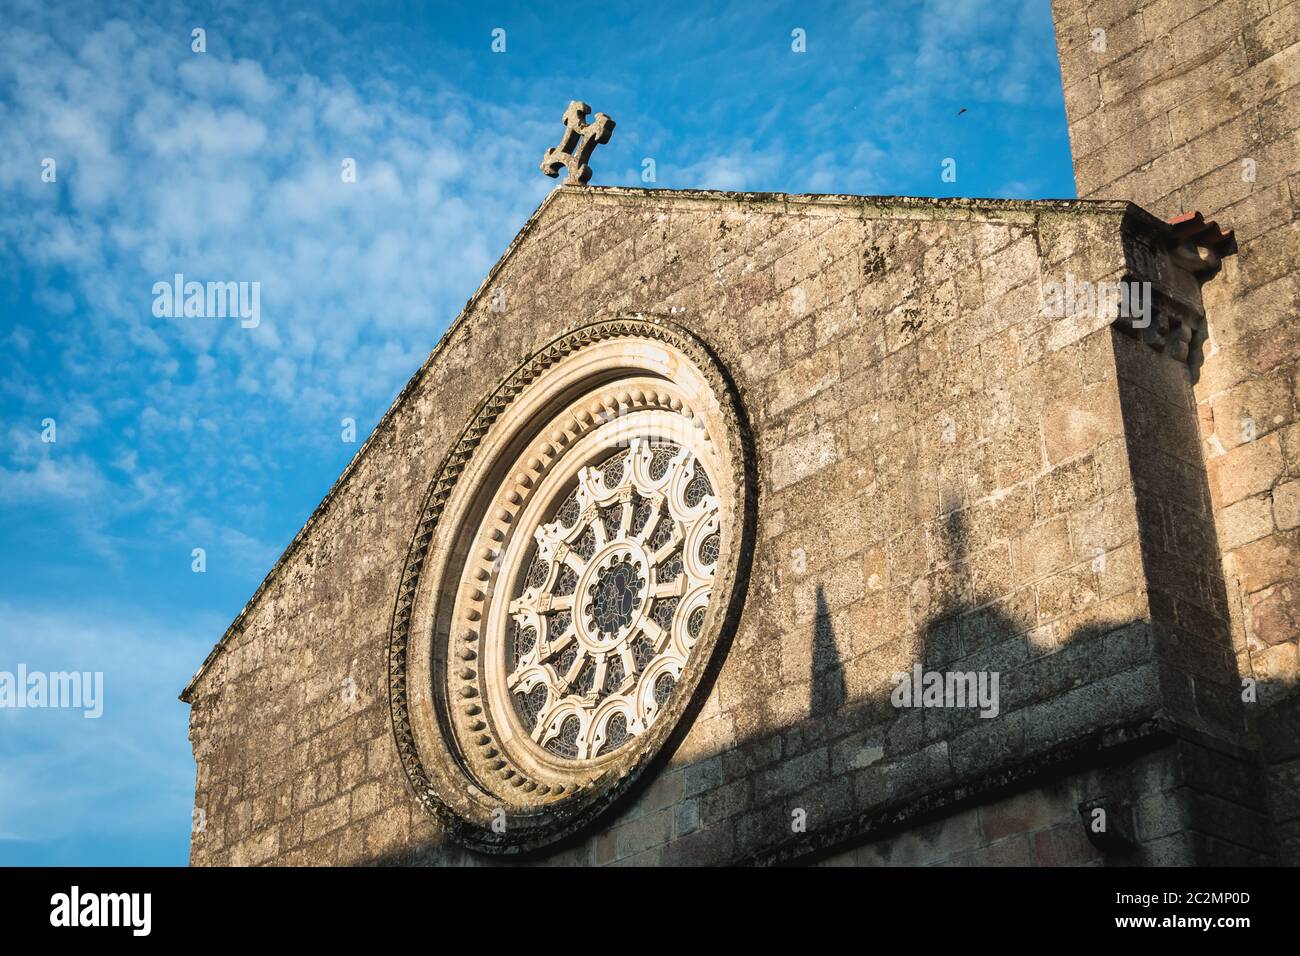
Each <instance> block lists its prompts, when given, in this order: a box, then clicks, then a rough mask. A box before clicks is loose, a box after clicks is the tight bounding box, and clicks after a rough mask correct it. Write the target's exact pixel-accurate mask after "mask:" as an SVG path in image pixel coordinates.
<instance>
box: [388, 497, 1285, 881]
mask: <svg viewBox="0 0 1300 956" xmlns="http://www.w3.org/2000/svg"><path fill="white" fill-rule="evenodd" d="M945 529H946V530H945V537H946V546H947V549H948V554H949V558H950V560H949V564H950V565H952V566H954V567H957V568H962V567H964V566H965V564H966V558H967V555H966V551H965V543H966V541H967V540H968V535H967V533H966V530H967V529H966V528H965V526H964V524H963V519H962V516H961V514H960V513H953V514H951V515H949V516H948V518H947V519H946V522H945ZM1135 584H1136V582H1135ZM973 586H974V584H973V582H971V581H970V580H969V579H963V586H962V588H961V589H960V590H961V591H962V592H963V593H967V594H969V593H970V591H969V590H968V589H969V588H971V587H973ZM816 612H817V613H816V619H815V621H814V622H813V623H812V627H811V634H810V637H809V639H810V660H811V664H810V671H811V673H810V675H809V677H810V680H809V687H810V691H809V698H808V708H807V714H808V716H807V718H806V719H803V720H800V721H797V722H795V723H793V724H788V725H786V726H772V727H770V729H768V730H767V732H765V733H763V732H760V733H755V734H752V735H751V736H749V737H748V738H747V739H744V740H741V741H738V742H737V744H736V746H735V747H734V748H731V749H728V750H725V751H722V752H720V753H716V754H712V755H710V756H708V757H706V758H704V759H701V760H699V761H697V762H696V763H693V764H690V765H688V766H686V767H682V768H673V769H672V771H671V774H674V775H680V776H681V778H682V781H683V793H684V797H683V799H682V800H681V801H679V802H678V803H677V804H676V805H669V806H666V807H662V808H661V807H658V806H657V805H656V801H655V799H654V798H655V794H656V787H657V786H661V785H662V782H663V779H664V776H663V774H664V770H663V769H662V767H661V768H660V769H654V768H652V769H651V770H650V772H648V773H647V774H646V776H645V778H644V782H643V783H642V784H641V786H640V788H639V790H638V795H637V796H634V797H632V798H631V799H629V800H628V802H625V803H623V804H621V810H617V811H615V812H614V814H612V815H611V816H610V817H607V818H606V823H605V825H604V826H603V827H601V828H600V829H599V830H598V831H597V833H598V834H600V837H599V838H600V839H609V840H612V841H613V842H614V844H615V845H616V846H615V849H614V850H613V851H612V853H613V855H614V857H615V858H616V859H626V860H627V861H628V862H641V863H651V862H661V863H665V864H710V863H715V864H716V863H725V862H733V863H788V862H812V861H815V860H816V859H818V858H821V857H825V856H827V855H831V854H834V853H839V852H842V851H844V850H846V849H848V848H851V847H853V846H858V845H862V844H865V843H871V842H874V841H881V843H880V844H879V846H880V847H882V850H881V851H880V852H879V853H878V854H877V857H876V858H875V859H876V861H877V862H888V861H889V856H890V849H889V841H888V839H887V838H888V837H890V836H892V835H896V834H899V833H901V832H903V831H912V830H916V829H917V828H921V829H920V831H919V832H922V833H924V832H926V825H927V824H932V823H935V821H939V820H942V819H943V818H946V817H950V816H952V815H953V814H955V813H958V812H960V811H961V810H963V809H966V808H969V807H972V806H976V805H980V804H988V803H990V802H991V801H996V800H999V799H1002V798H1004V797H1007V796H1009V795H1012V794H1016V793H1019V792H1024V791H1026V790H1029V789H1031V788H1039V787H1047V788H1051V787H1054V786H1058V785H1059V784H1060V782H1061V781H1062V780H1064V779H1066V778H1067V777H1069V776H1070V775H1077V774H1084V775H1085V779H1083V782H1081V783H1078V784H1077V789H1071V790H1069V793H1070V794H1071V796H1070V799H1071V801H1073V802H1074V803H1077V807H1076V808H1075V813H1076V814H1077V815H1076V816H1075V819H1074V821H1073V824H1074V825H1073V828H1071V827H1065V826H1062V827H1060V828H1058V829H1059V830H1062V831H1064V832H1065V837H1064V838H1062V837H1060V836H1054V837H1053V839H1054V843H1053V844H1052V845H1053V847H1054V848H1055V849H1054V852H1056V853H1057V854H1058V855H1059V858H1058V859H1056V860H1054V862H1087V861H1094V862H1095V861H1099V860H1105V861H1106V862H1115V863H1121V864H1124V863H1149V862H1170V863H1179V862H1193V861H1194V860H1199V859H1204V858H1205V854H1206V852H1207V851H1206V850H1205V849H1204V847H1203V846H1202V844H1203V843H1204V842H1205V841H1201V844H1197V849H1196V850H1195V853H1196V856H1191V855H1190V854H1192V853H1193V848H1192V845H1191V843H1189V842H1187V841H1188V840H1194V839H1195V838H1194V837H1186V838H1184V837H1169V835H1168V834H1167V833H1166V834H1165V835H1164V839H1163V840H1162V837H1161V830H1160V828H1161V827H1165V828H1167V827H1168V820H1169V817H1170V815H1171V813H1173V814H1174V815H1176V816H1178V819H1179V825H1180V827H1181V828H1182V829H1184V830H1187V831H1197V832H1200V833H1203V834H1205V835H1206V836H1207V838H1208V837H1209V836H1211V835H1213V845H1214V848H1215V852H1217V858H1218V859H1221V860H1222V861H1223V862H1233V863H1247V864H1249V863H1259V862H1268V861H1270V860H1271V856H1270V854H1271V844H1270V842H1269V835H1268V828H1267V819H1266V810H1265V804H1264V795H1263V792H1262V787H1261V786H1260V784H1259V781H1258V780H1257V779H1256V775H1254V774H1252V773H1251V772H1250V770H1251V769H1252V768H1250V767H1243V766H1241V765H1240V764H1239V763H1238V762H1236V761H1233V760H1232V759H1230V758H1228V757H1227V756H1224V755H1222V754H1218V753H1215V752H1211V751H1199V750H1198V751H1197V752H1195V753H1193V754H1191V755H1190V757H1189V756H1186V755H1183V756H1180V757H1178V758H1176V759H1173V760H1172V762H1171V760H1166V761H1164V762H1156V763H1154V764H1152V765H1151V766H1150V767H1147V766H1144V765H1143V764H1142V762H1141V761H1142V759H1143V756H1144V755H1148V754H1155V753H1157V752H1160V751H1164V750H1167V749H1168V748H1175V750H1174V751H1171V753H1172V752H1178V753H1181V751H1178V749H1177V748H1179V747H1182V746H1183V744H1182V743H1181V742H1180V741H1179V739H1178V738H1177V737H1176V736H1175V735H1173V734H1171V733H1170V730H1169V728H1168V727H1167V726H1165V725H1164V724H1163V723H1162V722H1161V721H1160V719H1159V718H1160V716H1161V712H1162V707H1161V697H1160V693H1159V682H1158V677H1157V674H1156V666H1155V664H1153V662H1152V661H1153V654H1152V640H1153V637H1152V634H1153V626H1152V624H1151V622H1149V621H1146V620H1135V621H1107V622H1098V623H1096V624H1094V625H1090V626H1087V627H1082V628H1079V629H1076V630H1075V631H1073V632H1072V633H1071V634H1070V635H1069V637H1068V638H1066V639H1064V640H1062V641H1059V642H1058V643H1057V644H1055V645H1052V646H1050V647H1044V646H1038V645H1036V644H1035V643H1034V642H1033V641H1032V640H1031V636H1030V634H1029V633H1028V632H1027V630H1026V627H1025V625H1024V623H1022V622H1020V621H1017V620H1016V619H1014V618H1013V617H1012V616H1010V615H1008V614H1007V613H1005V612H1004V611H1003V610H1002V609H1001V608H1000V607H999V606H998V605H997V604H984V603H980V601H979V600H978V596H977V595H974V596H971V597H969V598H965V599H960V600H949V601H948V602H947V603H944V604H941V606H940V607H939V608H938V610H937V611H936V612H935V613H933V614H932V615H931V616H930V618H929V619H928V622H927V623H926V625H925V626H924V627H923V628H922V629H921V632H920V634H919V636H918V646H917V649H918V651H919V653H918V654H916V655H915V657H914V661H915V662H916V663H919V665H920V670H921V671H922V672H927V673H928V672H935V673H939V674H946V673H948V672H963V673H971V672H973V673H974V674H975V675H976V676H977V679H978V675H979V674H980V673H983V674H985V675H986V676H987V678H989V679H991V677H992V675H993V674H994V673H996V674H998V684H997V685H996V698H997V716H996V717H981V716H980V715H979V709H978V708H977V707H969V706H968V707H949V706H943V707H910V708H903V707H898V706H896V705H895V701H894V699H893V698H894V697H895V696H896V695H895V694H894V684H893V682H892V680H891V681H890V682H889V683H888V684H887V685H885V686H881V687H880V688H879V689H877V690H874V691H873V692H872V693H870V694H868V695H866V696H865V698H864V699H862V700H857V701H850V700H849V694H848V687H849V680H848V675H847V674H846V668H845V664H844V661H843V659H842V652H841V648H843V647H846V646H848V643H847V641H845V640H843V639H842V637H841V635H837V634H836V632H835V627H834V626H833V624H832V617H831V614H830V613H829V608H828V606H827V601H826V596H825V593H824V590H823V588H822V587H821V585H816ZM738 650H739V651H740V652H743V649H738V648H733V651H732V652H733V653H736V652H737V651H738ZM885 676H887V677H890V678H892V677H893V675H892V674H888V675H885ZM985 687H986V688H987V687H988V684H987V683H986V684H985ZM986 700H987V697H986ZM977 702H978V692H977ZM1103 728H1104V729H1103ZM1189 761H1190V762H1191V764H1194V765H1195V766H1191V765H1189ZM1175 764H1176V765H1177V766H1179V767H1182V768H1183V770H1182V771H1181V772H1178V771H1173V772H1171V770H1170V768H1171V767H1172V766H1174V765H1175ZM1185 765H1186V766H1185ZM1171 774H1172V775H1171ZM1193 776H1195V777H1197V779H1189V777H1193ZM1207 781H1208V783H1207ZM1202 786H1204V787H1206V788H1208V789H1210V790H1214V789H1216V788H1217V789H1219V790H1221V791H1222V792H1221V793H1219V794H1216V795H1214V796H1213V797H1211V798H1207V799H1205V800H1202V801H1197V800H1191V801H1186V800H1184V799H1183V796H1184V794H1185V792H1186V791H1187V789H1188V788H1189V787H1190V788H1192V789H1196V788H1198V787H1202ZM688 802H694V803H695V804H696V805H697V807H698V814H697V815H694V814H690V815H691V816H693V819H692V826H691V827H690V828H689V829H687V830H685V831H684V832H683V828H682V827H681V826H680V823H679V822H674V824H673V826H674V828H675V830H674V833H673V835H671V838H670V839H668V842H666V843H661V844H659V845H658V846H657V847H656V846H648V847H644V848H641V849H638V847H639V846H640V844H639V843H638V842H637V841H638V836H637V833H638V827H640V829H642V830H653V829H654V828H653V827H650V826H645V825H644V821H646V820H647V819H648V818H650V817H652V816H654V815H655V814H667V815H668V817H671V818H673V819H674V820H676V816H677V813H676V810H677V808H678V807H679V806H681V805H683V804H685V803H688ZM1098 806H1100V807H1104V808H1106V809H1107V811H1108V812H1110V813H1111V814H1112V817H1113V824H1112V826H1111V828H1110V831H1109V832H1108V833H1104V834H1100V835H1093V836H1091V837H1090V836H1089V834H1088V831H1087V827H1086V826H1085V817H1086V815H1087V812H1088V810H1089V808H1091V807H1098ZM1180 806H1182V807H1183V809H1181V810H1178V809H1176V808H1178V807H1180ZM795 811H800V815H802V816H803V823H804V825H805V827H806V829H804V830H802V831H799V830H798V829H797V828H796V827H795V825H794V822H793V821H794V818H795V816H796V814H795ZM1235 818H1241V819H1240V820H1237V819H1235ZM936 826H938V824H936ZM929 830H930V832H932V834H933V838H934V840H935V841H936V843H937V842H939V841H941V840H942V839H943V838H942V836H941V835H939V833H938V830H937V829H935V827H930V828H929ZM1226 831H1230V832H1226ZM621 834H629V836H628V837H627V839H626V841H625V843H624V845H623V846H622V847H619V846H618V845H617V844H618V843H619V841H620V840H621V839H622V836H621ZM595 839H596V834H588V835H587V836H586V837H585V839H582V840H578V841H575V842H574V843H571V844H570V846H569V847H567V848H565V847H561V848H556V849H553V850H551V851H549V852H547V853H545V854H542V855H539V856H536V857H534V858H533V860H534V861H535V862H542V863H546V862H553V863H575V862H589V861H591V860H593V859H594V858H595V853H594V850H593V843H594V842H595ZM640 839H648V838H644V837H642V838H640ZM1062 839H1066V840H1068V841H1069V843H1070V846H1069V847H1068V852H1066V851H1063V850H1061V848H1060V843H1061V840H1062ZM1171 840H1172V841H1173V842H1174V843H1176V844H1177V845H1176V846H1171V845H1170V841H1171ZM1089 841H1091V842H1089ZM1179 841H1182V842H1179ZM1142 844H1151V845H1152V846H1143V845H1142ZM622 849H626V850H627V851H628V852H627V853H626V854H621V850H622ZM647 853H649V854H651V855H650V856H647V855H646V854H647ZM991 859H996V857H992V858H991ZM372 862H374V863H376V864H381V865H389V864H435V865H441V864H452V863H461V864H464V863H470V864H482V865H509V864H511V863H516V862H519V861H518V860H501V859H496V858H488V857H482V856H478V855H476V854H472V853H469V852H468V851H465V850H462V849H460V848H459V847H456V846H452V845H450V844H447V843H445V842H443V841H440V840H432V841H429V842H427V843H425V844H423V845H417V846H412V847H410V848H407V849H404V850H402V851H399V852H396V853H394V854H391V855H389V856H386V857H382V858H379V859H376V860H374V861H372ZM904 862H909V861H904ZM1009 862H1030V861H1020V860H1011V861H1009Z"/></svg>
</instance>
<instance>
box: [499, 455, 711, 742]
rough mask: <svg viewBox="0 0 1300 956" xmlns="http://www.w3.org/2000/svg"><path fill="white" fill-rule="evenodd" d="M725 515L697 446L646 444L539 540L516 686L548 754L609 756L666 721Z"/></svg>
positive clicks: (560, 510) (518, 608)
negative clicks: (660, 717)
mask: <svg viewBox="0 0 1300 956" xmlns="http://www.w3.org/2000/svg"><path fill="white" fill-rule="evenodd" d="M718 510H719V503H718V499H717V496H716V495H715V494H714V491H713V484H712V482H711V481H710V479H709V476H708V473H707V471H706V470H705V467H704V465H703V463H702V462H701V461H700V460H699V459H698V458H697V457H696V456H695V455H694V454H693V453H692V452H691V451H690V450H689V449H686V448H683V447H681V446H679V445H677V444H674V443H672V442H663V441H651V440H645V439H640V438H634V439H632V441H631V443H630V447H629V448H628V449H626V450H621V451H618V452H616V453H613V454H611V455H609V456H608V457H607V458H605V459H604V460H601V461H599V462H597V463H595V464H593V465H590V466H587V467H585V468H583V469H582V470H581V471H580V472H579V473H578V476H577V482H576V485H575V486H574V487H573V488H572V489H571V490H569V491H568V493H567V494H566V495H565V496H564V498H563V499H562V501H561V502H560V504H559V505H558V507H557V508H556V509H555V514H554V518H553V520H551V521H549V522H545V523H543V524H541V525H540V526H539V527H538V528H537V529H536V531H535V532H534V539H535V544H534V546H533V556H532V560H531V563H530V564H529V570H528V573H527V575H526V576H525V577H524V579H523V581H522V582H521V583H520V585H519V586H518V588H517V590H516V592H515V595H514V598H513V600H512V601H511V603H510V608H509V613H510V622H511V623H510V630H511V635H512V637H511V641H510V650H511V651H512V653H511V654H510V655H509V657H508V662H507V666H508V675H507V677H506V683H507V687H508V688H509V690H510V693H511V700H512V703H513V706H514V711H515V714H516V716H517V717H518V719H519V722H520V724H521V726H522V728H523V729H524V731H525V733H527V735H528V736H529V737H530V738H531V739H532V740H533V742H534V743H536V744H537V745H539V746H541V747H542V748H543V749H544V750H545V751H546V752H547V753H549V754H551V755H552V756H554V757H559V758H561V759H564V760H587V759H591V758H595V757H600V756H604V755H605V754H608V753H612V752H613V751H615V750H617V749H618V748H619V747H621V746H623V745H624V744H625V743H626V742H628V741H630V740H631V739H633V738H635V737H636V736H638V735H639V734H641V733H644V732H645V730H646V729H647V728H648V727H649V726H650V725H651V723H652V722H653V721H654V719H655V716H656V715H657V714H658V713H659V711H660V710H661V709H662V706H663V702H664V700H665V699H666V697H667V695H668V694H669V693H670V692H671V689H672V686H673V684H674V683H675V681H676V679H677V678H678V677H679V676H680V674H681V671H682V668H683V667H684V666H685V665H686V661H687V658H688V656H689V654H690V651H691V647H692V645H693V644H694V642H695V639H696V638H697V637H698V635H699V630H700V622H702V620H703V615H704V611H705V608H706V606H707V599H708V589H709V586H710V585H711V583H712V581H713V573H714V568H715V566H716V564H717V559H718V545H717V541H718V533H717V528H718ZM687 595H691V596H692V598H693V599H692V603H691V608H690V611H689V612H685V611H681V609H682V599H683V598H684V597H685V596H687ZM679 611H681V612H680V613H679Z"/></svg>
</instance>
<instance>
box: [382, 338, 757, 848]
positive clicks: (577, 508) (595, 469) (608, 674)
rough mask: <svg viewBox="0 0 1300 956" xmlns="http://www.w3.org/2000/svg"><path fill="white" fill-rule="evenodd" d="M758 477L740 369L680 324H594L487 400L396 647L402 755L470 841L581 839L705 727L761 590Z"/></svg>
mask: <svg viewBox="0 0 1300 956" xmlns="http://www.w3.org/2000/svg"><path fill="white" fill-rule="evenodd" d="M752 469H753V454H752V450H751V449H750V447H749V443H748V438H747V431H746V430H745V428H744V425H743V420H742V418H741V414H740V411H739V407H738V405H737V403H736V401H735V398H734V396H733V394H732V391H731V387H730V385H729V382H728V380H727V378H726V376H725V374H724V372H723V370H722V369H721V368H720V367H719V366H718V364H717V362H716V361H715V360H714V358H713V357H712V355H711V354H710V353H709V351H708V350H707V349H706V348H705V347H704V346H703V345H702V343H700V342H699V341H698V340H697V339H695V338H694V337H693V336H692V335H690V333H688V332H686V331H685V330H683V329H681V328H679V327H678V326H676V325H675V324H674V323H672V322H671V321H669V320H667V319H662V318H642V317H640V316H634V317H633V316H630V317H626V318H620V319H615V320H610V321H604V322H598V323H595V324H592V325H587V326H583V327H581V328H578V329H575V330H574V331H573V332H570V333H568V334H567V335H564V336H562V337H560V338H559V339H556V340H555V341H553V342H551V343H550V344H548V345H547V346H545V347H544V348H543V349H541V350H540V351H539V352H537V353H536V354H535V355H533V356H532V357H531V358H529V359H528V360H527V361H526V362H524V363H523V365H521V366H520V367H519V368H518V369H516V370H515V372H514V373H513V374H511V375H510V376H509V377H508V378H507V379H506V380H505V381H504V382H503V383H502V384H501V385H500V386H499V387H498V388H497V389H496V390H495V391H494V392H493V393H492V394H491V395H489V396H488V397H487V398H486V399H485V401H484V402H483V404H482V405H481V406H480V408H479V410H478V412H477V413H476V414H475V416H474V418H473V420H472V421H471V422H470V423H469V425H468V427H467V428H466V429H465V431H464V433H463V434H462V436H461V438H460V440H459V441H458V442H457V443H456V445H455V447H453V448H452V450H451V453H450V454H449V455H448V457H447V459H446V460H445V462H444V463H443V465H442V468H441V469H440V471H439V472H438V474H437V476H436V477H435V478H434V480H433V482H432V484H431V486H430V488H429V493H428V498H427V500H426V502H425V505H424V508H423V509H422V514H421V516H420V519H419V524H418V526H417V527H416V529H415V533H414V535H413V538H412V542H411V546H410V552H409V554H408V557H407V561H406V566H405V569H404V571H403V574H402V580H401V585H400V589H399V593H398V597H397V603H396V607H395V609H394V614H393V624H392V631H391V635H390V642H389V698H390V704H391V708H392V714H393V726H394V732H395V735H396V739H397V746H398V750H399V754H400V757H401V760H402V765H403V767H404V768H405V770H406V773H407V776H408V778H409V780H410V783H411V786H412V788H413V789H414V792H415V795H416V797H417V799H418V800H419V801H420V803H421V804H422V805H423V806H424V807H425V808H426V809H427V810H428V811H429V812H431V813H433V814H434V815H436V816H437V818H438V819H439V821H440V822H441V824H442V826H443V828H444V829H445V830H446V831H447V832H448V833H449V834H450V835H451V836H452V837H454V838H455V839H457V840H459V841H460V842H462V843H463V844H465V845H466V846H468V847H470V848H472V849H476V850H480V851H485V852H495V853H511V852H516V853H517V852H524V851H530V850H536V849H538V848H541V847H543V846H546V845H548V844H550V843H552V842H554V841H556V840H559V839H562V838H564V837H566V836H569V835H571V834H573V833H575V832H576V831H578V830H579V829H581V828H583V827H584V826H586V825H588V824H589V823H591V822H592V821H593V820H594V819H595V818H596V817H597V816H599V815H600V814H601V813H602V812H603V811H605V810H606V809H607V808H609V807H610V806H611V805H612V804H613V803H614V801H615V800H617V798H618V797H619V796H620V795H622V794H623V793H625V792H626V791H627V790H628V789H629V788H630V787H631V786H632V784H633V783H634V782H635V781H636V779H637V778H638V776H639V775H640V774H641V773H642V772H644V771H645V769H646V768H647V767H648V766H649V765H650V764H651V762H652V761H654V759H655V758H656V756H657V755H659V753H660V751H661V750H662V749H663V748H664V746H665V744H666V743H668V742H670V741H671V740H673V738H674V735H678V736H680V735H681V734H684V733H685V732H686V731H687V730H688V729H689V723H690V721H689V719H684V717H686V716H687V715H688V714H690V713H692V712H693V710H694V709H695V708H697V707H698V706H699V704H700V703H701V698H702V695H703V694H705V693H707V688H708V684H709V682H710V681H711V677H712V671H713V670H714V669H715V668H716V667H717V666H718V665H719V664H720V661H721V656H722V654H723V653H724V647H725V644H726V642H727V637H728V635H729V632H730V629H731V628H732V627H733V626H734V621H735V618H736V617H737V616H738V614H739V611H740V605H741V601H742V599H743V594H744V580H745V578H746V576H747V574H748V557H749V555H750V553H751V552H752V542H751V537H752V531H753V519H752V512H753V508H754V501H753V491H752V488H753V484H754V483H753V480H752Z"/></svg>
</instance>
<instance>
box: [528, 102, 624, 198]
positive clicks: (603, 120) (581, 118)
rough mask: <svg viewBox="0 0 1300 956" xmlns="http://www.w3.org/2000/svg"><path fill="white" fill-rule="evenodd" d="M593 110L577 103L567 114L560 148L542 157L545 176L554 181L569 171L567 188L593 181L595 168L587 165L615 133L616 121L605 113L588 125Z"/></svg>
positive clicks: (547, 152) (566, 181) (597, 115)
mask: <svg viewBox="0 0 1300 956" xmlns="http://www.w3.org/2000/svg"><path fill="white" fill-rule="evenodd" d="M590 112H591V107H590V106H588V105H587V104H586V103H583V102H581V101H580V100H574V101H573V102H572V103H570V104H569V108H568V109H566V110H565V111H564V135H563V136H562V137H561V138H560V145H558V146H552V147H551V148H550V149H548V150H547V151H546V155H545V156H543V157H542V172H544V173H545V174H546V175H548V176H550V177H551V178H552V179H554V178H555V177H557V176H559V175H560V169H561V168H565V169H568V171H569V176H568V178H567V179H565V181H564V182H565V184H566V185H575V184H576V185H583V184H585V183H586V182H587V180H589V179H591V167H590V166H588V165H587V161H588V160H590V159H591V154H592V152H593V151H594V150H595V149H596V146H597V144H601V143H608V142H609V137H610V134H612V133H613V132H614V121H613V120H612V119H610V118H609V117H608V116H606V115H605V114H604V113H597V114H596V116H595V118H594V119H593V120H592V121H591V122H590V123H588V122H587V114H588V113H590Z"/></svg>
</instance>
